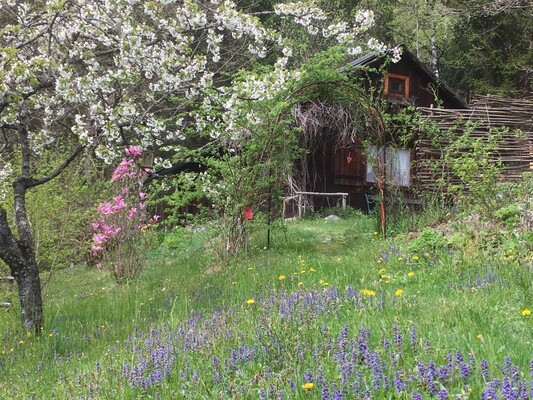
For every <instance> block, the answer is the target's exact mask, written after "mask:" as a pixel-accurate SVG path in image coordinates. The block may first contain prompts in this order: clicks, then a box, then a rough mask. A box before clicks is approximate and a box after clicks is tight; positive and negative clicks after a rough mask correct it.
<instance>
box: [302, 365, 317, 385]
mask: <svg viewBox="0 0 533 400" xmlns="http://www.w3.org/2000/svg"><path fill="white" fill-rule="evenodd" d="M314 381H315V379H314V378H313V372H312V371H311V370H310V369H309V368H308V369H307V371H305V374H304V382H314Z"/></svg>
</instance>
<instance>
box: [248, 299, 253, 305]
mask: <svg viewBox="0 0 533 400" xmlns="http://www.w3.org/2000/svg"><path fill="white" fill-rule="evenodd" d="M254 303H255V300H254V299H248V300H246V304H254Z"/></svg>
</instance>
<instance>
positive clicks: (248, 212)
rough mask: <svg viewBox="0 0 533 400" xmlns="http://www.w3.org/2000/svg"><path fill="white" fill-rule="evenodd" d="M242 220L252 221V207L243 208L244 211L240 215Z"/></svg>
mask: <svg viewBox="0 0 533 400" xmlns="http://www.w3.org/2000/svg"><path fill="white" fill-rule="evenodd" d="M242 218H243V219H244V220H245V221H250V220H252V219H254V212H253V210H252V207H250V206H246V207H244V211H243V213H242Z"/></svg>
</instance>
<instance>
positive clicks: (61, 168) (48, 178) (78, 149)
mask: <svg viewBox="0 0 533 400" xmlns="http://www.w3.org/2000/svg"><path fill="white" fill-rule="evenodd" d="M83 149H85V146H84V145H82V144H78V146H76V148H75V149H74V151H73V152H72V154H71V155H70V156H68V158H67V159H66V160H65V161H63V163H62V164H61V165H60V166H59V167H57V168H56V169H55V171H53V172H52V173H50V174H48V175H46V176H44V177H42V178H40V179H31V180H29V181H28V183H27V184H26V188H32V187H35V186H39V185H42V184H43V183H46V182H48V181H51V180H52V179H54V178H55V177H56V176H58V175H59V174H60V173H61V172H63V171H64V169H65V168H67V167H68V166H69V165H70V163H71V162H72V161H74V159H75V158H76V157H77V156H78V155H79V154H80V153H81V152H82V151H83Z"/></svg>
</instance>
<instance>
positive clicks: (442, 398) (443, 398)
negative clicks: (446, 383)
mask: <svg viewBox="0 0 533 400" xmlns="http://www.w3.org/2000/svg"><path fill="white" fill-rule="evenodd" d="M439 400H448V391H447V390H446V389H445V388H442V389H441V390H440V392H439Z"/></svg>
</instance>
